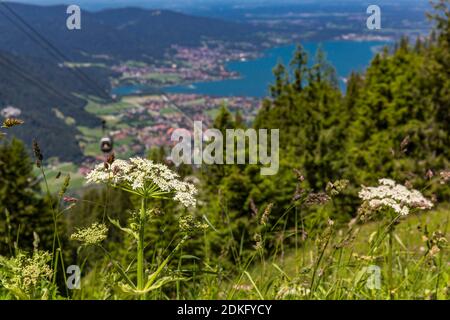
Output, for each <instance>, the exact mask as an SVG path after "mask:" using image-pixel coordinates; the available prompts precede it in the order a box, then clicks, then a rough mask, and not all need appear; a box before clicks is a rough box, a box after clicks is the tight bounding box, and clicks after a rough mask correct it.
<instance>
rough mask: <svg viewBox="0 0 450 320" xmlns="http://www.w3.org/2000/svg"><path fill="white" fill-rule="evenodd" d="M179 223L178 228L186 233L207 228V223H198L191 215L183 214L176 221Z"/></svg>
mask: <svg viewBox="0 0 450 320" xmlns="http://www.w3.org/2000/svg"><path fill="white" fill-rule="evenodd" d="M178 223H179V225H180V230H181V231H182V232H184V233H186V234H192V233H194V232H197V231H204V230H206V229H208V225H207V224H205V223H200V222H199V221H197V220H195V218H194V217H193V216H190V215H188V216H183V217H181V218H180V219H179V221H178Z"/></svg>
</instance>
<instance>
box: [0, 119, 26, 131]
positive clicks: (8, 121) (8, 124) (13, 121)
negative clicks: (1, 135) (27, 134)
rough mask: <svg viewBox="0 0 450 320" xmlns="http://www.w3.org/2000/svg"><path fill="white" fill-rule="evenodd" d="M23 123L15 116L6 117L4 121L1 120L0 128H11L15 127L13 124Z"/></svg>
mask: <svg viewBox="0 0 450 320" xmlns="http://www.w3.org/2000/svg"><path fill="white" fill-rule="evenodd" d="M23 123H24V121H23V120H20V119H15V118H8V119H6V120H5V121H3V126H2V128H7V129H9V128H12V127H15V126H20V125H22V124H23Z"/></svg>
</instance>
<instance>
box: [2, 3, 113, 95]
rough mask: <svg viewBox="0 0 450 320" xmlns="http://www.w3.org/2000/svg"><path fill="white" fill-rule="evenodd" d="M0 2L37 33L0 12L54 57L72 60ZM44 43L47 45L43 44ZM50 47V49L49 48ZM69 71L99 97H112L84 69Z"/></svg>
mask: <svg viewBox="0 0 450 320" xmlns="http://www.w3.org/2000/svg"><path fill="white" fill-rule="evenodd" d="M0 4H2V5H3V7H4V8H5V9H6V10H8V12H9V13H10V14H11V15H13V16H14V17H15V18H16V19H17V20H19V21H20V22H21V23H22V24H23V25H25V26H26V27H27V28H28V29H29V30H31V31H32V33H33V34H34V35H35V36H33V35H31V34H30V33H29V32H28V31H27V30H26V29H25V28H24V27H23V26H21V25H20V24H18V23H16V22H15V21H14V20H13V19H12V18H11V17H9V16H8V15H7V14H6V13H4V12H3V11H1V10H0V12H1V13H2V14H3V15H4V16H5V17H6V18H7V19H8V20H9V21H10V22H11V23H13V24H14V25H15V26H16V27H17V28H19V29H20V30H21V31H22V32H23V33H25V34H26V35H27V36H28V37H30V38H31V39H32V40H33V41H35V42H37V43H38V44H39V45H40V46H41V47H42V48H43V49H44V50H46V51H47V52H48V53H49V54H50V55H51V56H52V57H53V58H55V59H56V60H57V61H61V62H63V63H65V62H68V61H70V60H71V59H69V58H68V57H67V56H65V55H64V53H62V52H61V51H60V50H59V49H58V48H56V47H55V46H54V45H53V44H52V43H51V42H50V41H49V40H47V39H46V38H45V37H44V36H43V35H41V34H40V33H39V32H38V31H37V30H36V29H35V28H33V26H31V25H30V24H29V23H28V22H27V21H25V20H24V19H23V18H22V17H21V16H20V15H19V14H18V13H16V12H15V11H14V10H13V9H12V8H11V7H10V6H9V5H7V4H6V3H5V2H4V1H3V0H0ZM42 43H44V44H45V45H43V44H42ZM49 49H50V50H49ZM68 70H69V72H71V73H73V74H74V75H75V76H76V77H77V78H79V79H80V80H81V81H82V82H83V83H84V84H85V85H86V86H87V87H89V88H90V89H93V90H94V92H96V93H97V94H99V97H103V98H108V99H110V96H109V93H108V92H107V91H106V90H104V89H103V88H102V87H101V86H100V85H98V84H97V83H96V82H95V81H93V80H92V79H91V78H89V76H87V75H86V74H85V73H84V72H83V71H81V70H79V69H78V68H75V69H72V68H69V69H68Z"/></svg>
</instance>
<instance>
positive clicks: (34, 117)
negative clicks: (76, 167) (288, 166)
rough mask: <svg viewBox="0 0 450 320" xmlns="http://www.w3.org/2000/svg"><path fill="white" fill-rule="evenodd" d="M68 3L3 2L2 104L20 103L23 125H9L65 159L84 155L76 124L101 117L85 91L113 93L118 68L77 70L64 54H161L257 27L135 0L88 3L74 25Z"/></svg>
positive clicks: (251, 34)
mask: <svg viewBox="0 0 450 320" xmlns="http://www.w3.org/2000/svg"><path fill="white" fill-rule="evenodd" d="M66 9H67V7H66V6H62V5H59V6H49V7H45V6H35V5H25V4H18V3H7V4H6V6H4V5H3V4H2V3H0V35H1V36H0V111H1V110H2V109H4V108H6V107H7V106H12V107H14V108H18V109H19V110H21V112H22V113H21V118H23V119H24V120H25V121H26V125H24V126H21V127H18V128H14V129H13V130H12V131H9V133H10V134H13V135H15V136H18V137H20V138H21V139H23V140H24V141H25V142H27V143H28V144H29V145H30V144H31V141H32V139H33V138H38V139H39V140H40V142H41V143H42V145H43V149H44V150H45V151H46V153H47V154H46V155H47V156H58V157H60V158H61V159H62V160H76V159H80V158H81V156H82V153H81V151H80V148H79V146H78V143H77V140H76V135H77V134H79V132H78V130H77V129H76V125H82V126H88V127H94V126H97V127H98V126H99V125H100V120H99V119H97V118H96V117H94V116H92V115H91V114H89V113H87V112H86V111H85V110H84V107H85V105H86V103H87V102H86V101H85V100H83V98H82V96H86V95H91V96H97V97H98V96H101V97H102V98H103V99H109V92H110V89H111V88H110V81H109V78H110V77H111V76H113V74H112V72H110V71H108V68H96V67H90V68H82V71H80V70H79V69H77V70H74V69H69V68H67V67H63V62H66V61H67V60H70V61H75V62H76V61H82V62H94V61H96V60H101V62H103V63H104V64H110V63H111V64H112V63H115V62H117V61H118V60H140V61H146V60H153V59H159V58H162V57H163V56H164V54H165V53H167V52H168V50H169V49H170V47H171V46H172V45H174V44H177V45H182V46H197V45H200V44H201V43H202V41H204V40H208V39H213V40H224V41H228V42H233V41H247V42H249V41H256V39H257V37H256V36H255V33H256V32H257V31H258V30H256V29H255V28H254V27H251V26H248V25H245V24H237V23H230V22H224V21H221V20H216V19H209V18H203V17H195V16H189V15H185V14H180V13H176V12H172V11H165V10H162V11H160V10H145V9H137V8H125V9H112V10H105V11H100V12H96V13H91V12H87V11H83V12H82V30H79V31H78V30H77V31H69V30H68V29H67V27H66V19H67V17H68V15H67V14H66ZM27 25H28V26H31V28H32V30H33V31H30V30H29V29H28V27H27ZM24 31H26V32H24ZM41 36H43V37H44V38H45V40H43V39H42V37H41ZM33 39H34V40H33ZM47 41H48V42H47ZM53 49H56V52H57V53H56V54H55V50H53ZM61 55H62V56H63V57H62V56H61ZM66 58H67V59H66ZM81 73H82V74H81ZM0 120H1V119H0ZM74 121H75V123H76V125H74Z"/></svg>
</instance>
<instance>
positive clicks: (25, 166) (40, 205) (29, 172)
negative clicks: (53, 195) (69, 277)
mask: <svg viewBox="0 0 450 320" xmlns="http://www.w3.org/2000/svg"><path fill="white" fill-rule="evenodd" d="M50 208H51V204H50V201H49V200H48V199H45V198H42V197H41V189H40V181H39V180H38V179H37V178H36V176H35V175H34V174H33V163H32V161H31V159H30V157H29V155H28V153H27V151H26V148H25V146H24V144H23V143H22V142H21V141H19V140H17V139H12V140H11V141H10V142H8V141H6V142H4V143H3V144H1V145H0V216H1V218H0V234H1V241H0V254H2V255H6V254H10V253H11V251H10V246H11V245H12V244H13V242H18V243H16V245H17V246H18V247H19V248H20V249H22V250H30V249H32V248H33V241H34V235H33V232H35V233H36V234H37V235H38V236H39V239H40V244H39V248H41V249H51V248H52V241H53V220H52V212H51V209H50ZM6 212H8V213H9V216H10V219H9V221H8V222H9V223H7V219H6ZM9 227H10V230H9V232H8V228H9Z"/></svg>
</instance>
